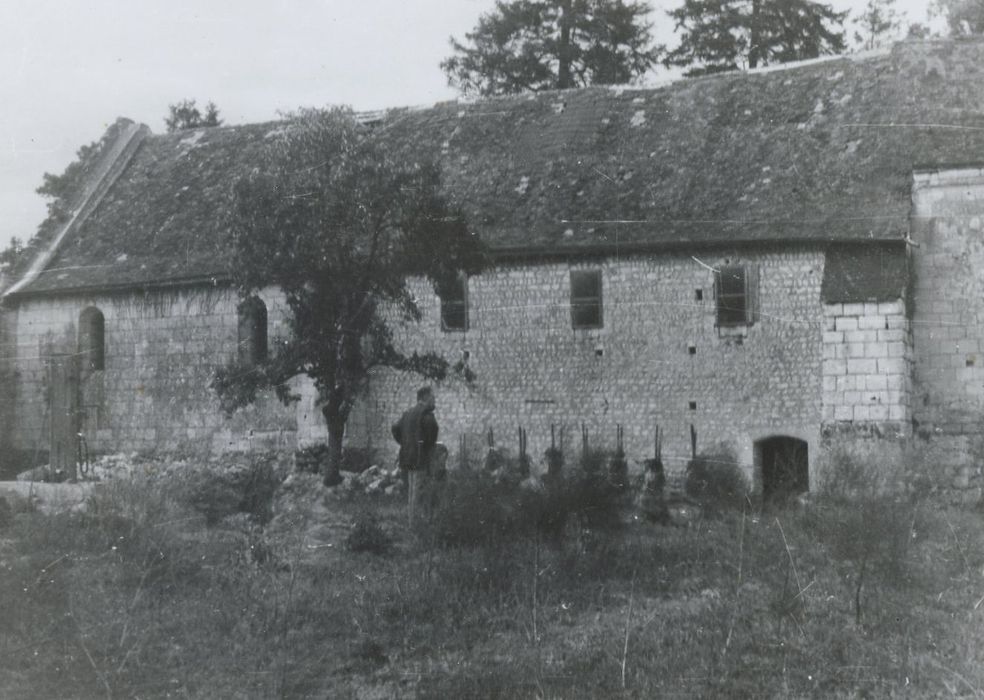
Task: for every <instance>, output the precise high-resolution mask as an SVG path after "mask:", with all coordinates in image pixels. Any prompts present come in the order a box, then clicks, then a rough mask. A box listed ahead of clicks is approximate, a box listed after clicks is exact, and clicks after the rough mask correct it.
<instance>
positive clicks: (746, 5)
mask: <svg viewBox="0 0 984 700" xmlns="http://www.w3.org/2000/svg"><path fill="white" fill-rule="evenodd" d="M667 14H669V16H670V17H671V18H672V19H673V20H674V22H675V31H676V33H677V35H678V36H679V37H680V43H679V45H678V46H677V47H676V48H674V49H673V50H672V51H670V52H669V53H668V54H667V56H666V58H665V59H664V63H665V64H666V65H668V66H670V65H672V66H681V67H684V68H688V69H689V70H688V71H687V75H700V74H703V73H718V72H722V71H729V70H739V69H743V68H757V67H759V66H767V65H770V64H775V63H788V62H789V61H799V60H803V59H807V58H816V57H818V56H821V55H824V54H832V53H840V52H842V51H844V50H845V41H844V31H843V28H842V27H843V23H844V20H845V19H846V17H847V14H848V13H847V12H836V11H834V9H833V8H832V7H831V6H830V5H826V4H823V3H820V2H812V1H811V0H684V3H683V5H682V6H681V7H678V8H677V9H675V10H670V11H669V12H668V13H667Z"/></svg>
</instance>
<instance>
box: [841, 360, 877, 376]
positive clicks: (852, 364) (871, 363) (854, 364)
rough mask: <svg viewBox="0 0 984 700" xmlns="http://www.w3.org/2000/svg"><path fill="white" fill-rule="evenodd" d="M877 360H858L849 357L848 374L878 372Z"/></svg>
mask: <svg viewBox="0 0 984 700" xmlns="http://www.w3.org/2000/svg"><path fill="white" fill-rule="evenodd" d="M877 363H878V360H868V359H864V360H859V359H849V360H848V361H847V373H848V374H875V373H876V372H878V364H877Z"/></svg>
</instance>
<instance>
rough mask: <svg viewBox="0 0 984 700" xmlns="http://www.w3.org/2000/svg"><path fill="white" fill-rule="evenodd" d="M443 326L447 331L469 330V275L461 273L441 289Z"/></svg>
mask: <svg viewBox="0 0 984 700" xmlns="http://www.w3.org/2000/svg"><path fill="white" fill-rule="evenodd" d="M440 297H441V328H443V329H444V330H446V331H466V330H468V277H467V276H466V275H463V274H462V275H459V276H458V277H457V278H455V279H454V281H452V282H450V283H448V284H445V285H443V286H442V287H441V289H440Z"/></svg>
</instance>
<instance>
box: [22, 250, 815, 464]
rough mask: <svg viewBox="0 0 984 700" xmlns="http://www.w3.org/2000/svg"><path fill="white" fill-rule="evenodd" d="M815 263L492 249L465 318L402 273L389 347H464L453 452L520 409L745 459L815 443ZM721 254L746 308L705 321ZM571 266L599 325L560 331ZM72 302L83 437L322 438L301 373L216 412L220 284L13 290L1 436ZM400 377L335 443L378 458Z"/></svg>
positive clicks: (519, 418)
mask: <svg viewBox="0 0 984 700" xmlns="http://www.w3.org/2000/svg"><path fill="white" fill-rule="evenodd" d="M823 261H824V257H823V251H822V249H821V248H819V247H814V248H810V249H803V250H796V251H792V250H787V251H783V250H777V249H771V248H761V249H757V250H755V249H753V250H717V251H714V250H711V251H703V252H701V253H700V255H699V256H696V257H695V256H691V255H689V254H686V253H664V254H659V255H649V256H645V255H643V256H634V257H629V258H621V259H616V258H605V259H598V260H593V261H584V260H579V261H574V262H567V261H553V262H551V261H544V262H540V263H533V262H531V263H523V264H519V263H517V264H506V265H502V266H500V267H499V268H498V269H496V270H495V271H493V272H490V273H488V274H484V275H481V276H478V277H474V278H472V279H470V280H469V286H468V306H469V311H468V315H469V317H468V329H467V330H465V331H444V330H442V328H441V324H440V300H439V299H438V298H437V297H436V295H435V294H434V292H433V290H432V289H431V288H430V286H429V285H428V284H427V283H426V282H424V281H422V280H417V281H415V282H414V283H413V287H414V291H415V293H416V294H417V296H418V299H419V300H420V303H421V306H422V309H423V311H424V318H423V320H422V322H421V323H420V324H419V325H407V326H404V327H403V328H402V329H401V330H400V342H401V344H402V345H403V347H404V348H405V349H406V350H407V351H413V350H418V351H435V352H439V353H441V354H442V355H443V356H445V357H446V358H447V359H448V360H449V362H450V363H451V364H452V365H454V364H456V363H458V362H459V361H461V362H462V363H465V362H467V366H468V367H469V369H470V370H471V371H473V372H474V373H475V376H476V379H475V380H474V382H472V383H468V382H466V381H465V379H464V378H463V376H461V375H460V374H456V373H452V376H451V378H450V379H449V380H448V381H446V382H444V383H442V384H441V385H440V386H438V393H439V409H438V418H439V420H440V422H441V426H442V438H443V440H444V441H446V442H447V443H448V444H449V446H450V447H451V449H452V452H453V453H456V452H457V450H458V448H459V444H460V443H459V436H461V435H465V436H466V445H467V447H468V449H469V450H476V449H477V450H480V449H481V446H483V445H484V441H485V435H486V433H487V431H488V430H489V429H490V428H491V429H492V430H493V431H494V434H495V435H496V436H497V442H498V443H499V444H500V445H502V446H504V447H506V448H507V449H508V448H510V447H514V445H513V444H512V443H513V441H514V436H515V433H516V430H517V429H518V427H520V426H522V427H524V428H526V430H527V431H528V434H529V438H530V452H531V454H533V455H534V456H538V455H540V454H542V452H543V450H544V449H545V448H546V447H547V446H548V445H549V443H550V433H551V430H550V429H551V426H552V425H553V426H554V427H555V430H556V434H557V435H558V436H560V435H561V433H563V436H564V437H563V439H564V441H565V443H566V446H567V447H569V448H570V449H571V450H572V451H575V450H576V449H578V448H579V444H580V443H579V441H580V429H581V426H582V424H583V425H585V426H586V427H587V429H588V431H589V435H590V439H591V443H592V444H593V445H595V446H598V447H605V448H611V447H613V446H614V436H615V427H616V425H622V426H623V427H624V429H625V446H626V451H627V453H628V455H629V457H630V459H634V460H642V459H644V458H646V457H648V456H650V454H651V451H652V443H653V436H654V430H655V428H656V426H657V425H658V426H659V427H660V428H661V429H662V431H663V433H664V436H665V439H664V459H665V460H666V463H667V467H668V468H669V469H671V470H680V469H682V468H683V467H684V466H685V464H686V461H687V460H688V459H689V456H690V449H691V446H690V426H691V425H693V426H694V427H695V429H696V431H697V435H698V449H705V448H707V447H710V446H712V445H715V444H719V443H724V444H726V445H728V446H729V447H730V448H731V449H732V450H733V451H734V452H735V453H736V454H737V455H738V456H739V458H740V459H741V460H742V462H743V463H744V464H745V465H746V466H747V468H748V471H749V476H753V469H752V465H753V462H754V457H753V454H754V452H753V445H754V442H755V441H756V440H758V439H761V438H764V437H769V436H772V435H791V436H796V437H799V438H801V439H803V440H805V441H806V442H807V443H808V444H809V445H810V447H811V454H812V453H813V451H814V450H813V449H812V448H813V447H814V446H815V445H816V444H817V440H818V436H819V428H820V423H821V407H822V397H821V364H822V357H821V353H822V323H823V321H822V319H823V315H822V304H821V300H820V292H819V288H820V279H821V277H822V275H823ZM724 264H740V265H745V266H750V267H751V266H754V267H755V268H756V269H757V270H758V275H757V277H758V285H759V289H758V295H757V296H758V318H757V320H756V321H755V322H754V323H753V324H751V325H748V326H742V327H738V328H729V329H724V328H718V327H717V325H716V306H715V300H714V284H715V281H714V277H715V273H714V272H713V271H712V268H717V267H719V266H721V265H724ZM581 269H593V270H594V269H596V270H600V271H601V274H602V294H603V326H602V327H601V328H597V329H573V328H572V323H571V300H570V272H571V270H581ZM264 300H265V301H266V304H267V307H268V309H269V334H270V336H271V339H275V338H276V336H277V335H278V334H279V333H281V332H282V331H281V328H282V319H283V308H282V306H281V305H280V303H279V301H278V298H277V295H276V294H275V293H272V292H271V293H268V294H265V295H264ZM89 307H96V308H98V309H100V310H101V311H102V313H103V314H104V317H105V345H106V365H105V369H104V370H99V371H91V372H85V371H83V372H82V381H81V384H82V386H81V389H82V396H83V398H82V405H83V406H82V407H83V410H84V415H85V421H84V425H83V427H84V430H85V433H86V435H87V437H88V441H89V444H90V446H91V448H92V449H93V450H97V451H129V450H147V451H153V450H156V451H184V450H195V451H203V450H204V451H207V450H223V449H231V448H237V449H241V448H243V447H248V446H250V445H253V446H265V447H266V446H280V447H284V448H292V447H293V446H294V445H295V444H297V443H298V442H300V443H302V444H303V443H309V442H317V441H323V440H324V439H325V430H324V426H323V423H322V419H321V414H320V411H318V410H317V409H316V407H315V405H314V396H313V391H312V390H311V388H310V386H309V385H306V384H304V383H302V382H299V383H298V389H299V391H300V393H301V395H302V400H301V402H300V403H299V404H298V405H297V406H295V407H291V408H289V409H284V408H283V407H281V406H280V405H279V404H278V403H277V402H276V400H275V399H274V398H273V397H271V396H265V397H263V399H262V400H261V401H260V402H259V403H258V404H257V405H256V406H254V407H251V408H249V409H247V410H245V411H240V412H237V414H235V415H234V416H233V417H232V418H231V419H230V418H226V417H225V416H224V415H223V414H222V413H221V412H220V411H219V408H218V404H217V401H216V399H215V397H214V395H213V393H212V391H211V389H210V388H209V386H208V385H209V381H210V379H211V376H212V373H213V372H214V369H215V368H216V367H218V366H221V365H222V364H224V363H225V362H226V361H227V360H228V359H230V357H232V355H233V354H234V353H235V352H236V342H237V311H236V308H237V300H236V298H235V296H234V293H233V292H232V291H231V290H228V289H221V288H219V289H204V290H184V291H173V292H159V293H156V292H152V293H147V294H146V295H139V296H138V295H107V296H93V297H81V296H80V297H70V298H60V297H45V298H37V299H31V300H25V301H23V302H21V304H19V306H18V307H17V309H16V311H15V312H14V314H13V315H12V316H11V322H12V325H13V329H14V333H15V336H16V338H17V345H16V353H17V364H18V366H19V367H20V368H21V372H20V374H19V381H18V384H17V394H18V405H19V406H21V407H22V410H21V411H20V412H19V415H18V419H17V426H16V430H15V431H14V433H15V435H16V436H17V446H18V447H20V448H22V449H29V448H32V447H34V446H37V445H43V444H44V443H45V440H46V436H45V432H44V431H45V421H46V417H45V407H46V403H45V386H44V383H45V365H44V358H45V357H48V356H50V355H52V354H59V353H74V352H76V351H77V349H78V319H79V316H80V314H81V313H82V311H83V310H84V309H86V308H89ZM271 342H274V341H273V340H272V341H271ZM466 353H467V360H466V359H465V357H466ZM418 382H419V379H417V378H414V377H408V376H397V375H395V374H393V373H381V374H379V375H378V376H376V377H374V379H373V383H372V387H371V390H370V391H369V393H368V394H367V396H365V397H364V399H363V400H362V401H361V402H360V405H359V407H358V408H357V409H356V411H355V413H354V415H353V417H352V419H351V422H350V427H349V434H348V444H349V445H352V446H359V447H361V446H371V447H374V448H377V449H380V450H381V453H380V454H381V455H389V453H390V452H392V450H393V445H392V441H391V438H390V437H389V435H388V429H389V424H390V422H391V421H392V420H394V419H395V418H396V417H397V416H398V415H399V413H400V411H402V410H403V408H405V406H406V404H407V403H408V402H409V401H411V400H412V396H413V389H414V387H415V386H416V384H417V383H418ZM456 457H457V455H456V454H455V455H454V456H453V457H452V459H456Z"/></svg>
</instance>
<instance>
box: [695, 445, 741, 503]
mask: <svg viewBox="0 0 984 700" xmlns="http://www.w3.org/2000/svg"><path fill="white" fill-rule="evenodd" d="M686 490H687V494H688V495H689V496H691V497H692V498H695V499H697V500H698V501H700V502H701V503H702V504H703V505H705V506H709V507H711V508H714V507H717V508H740V507H741V505H742V503H744V502H745V498H746V497H747V494H748V481H747V479H746V478H745V474H744V472H743V471H742V470H741V467H740V466H739V464H738V459H737V458H736V457H735V455H734V453H732V452H731V451H730V450H729V449H727V448H724V447H718V448H716V449H714V450H711V451H709V452H705V453H702V454H700V455H697V457H696V459H692V460H690V462H689V463H688V464H687V482H686Z"/></svg>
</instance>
